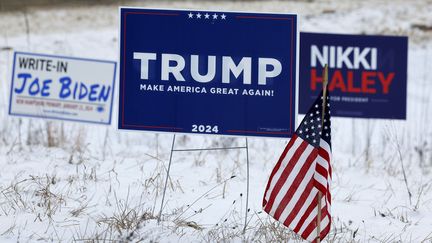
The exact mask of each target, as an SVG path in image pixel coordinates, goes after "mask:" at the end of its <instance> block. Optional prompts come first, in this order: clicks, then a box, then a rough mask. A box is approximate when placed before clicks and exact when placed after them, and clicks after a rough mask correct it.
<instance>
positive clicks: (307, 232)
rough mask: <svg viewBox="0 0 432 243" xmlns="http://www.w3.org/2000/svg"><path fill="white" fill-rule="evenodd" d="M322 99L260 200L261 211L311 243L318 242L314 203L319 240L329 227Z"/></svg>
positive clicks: (327, 107)
mask: <svg viewBox="0 0 432 243" xmlns="http://www.w3.org/2000/svg"><path fill="white" fill-rule="evenodd" d="M326 93H328V92H326ZM323 99H324V98H323V92H321V94H320V95H319V96H318V98H317V99H316V101H315V102H314V104H313V105H312V107H311V108H310V109H309V112H308V113H307V114H306V115H305V117H304V119H303V121H302V123H301V124H300V126H299V127H298V128H297V130H296V132H295V133H294V135H293V137H292V138H291V140H290V141H289V143H288V145H287V146H286V148H285V150H284V151H283V153H282V155H281V156H280V158H279V161H278V162H277V164H276V166H275V167H274V169H273V171H272V173H271V175H270V179H269V181H268V183H267V188H266V190H265V194H264V198H263V208H264V211H266V212H267V213H268V214H269V215H271V216H272V217H274V218H275V219H276V220H278V221H279V222H281V223H283V224H284V225H285V226H287V227H289V228H290V229H292V230H293V231H294V232H295V233H297V234H299V235H300V236H301V237H302V238H303V239H305V240H308V241H314V242H315V241H317V239H318V237H317V236H318V234H317V230H318V229H317V228H318V227H317V226H318V224H317V221H318V219H317V218H318V205H319V204H318V200H321V216H320V217H321V224H320V228H319V230H320V240H322V239H323V238H324V237H325V236H326V235H327V234H328V232H329V231H330V225H331V214H330V206H331V195H330V184H331V167H330V159H331V134H330V131H331V129H330V99H329V97H328V96H326V98H325V99H326V102H324V105H325V112H324V113H325V114H324V115H323V114H322V111H323ZM319 192H321V193H319ZM319 196H321V198H319V199H318V197H319Z"/></svg>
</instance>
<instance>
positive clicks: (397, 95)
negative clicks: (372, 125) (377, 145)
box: [299, 32, 408, 119]
mask: <svg viewBox="0 0 432 243" xmlns="http://www.w3.org/2000/svg"><path fill="white" fill-rule="evenodd" d="M407 56H408V38H407V37H397V36H367V35H340V34H323V33H303V32H302V33H301V34H300V72H299V82H300V85H299V86H300V92H299V97H301V98H300V101H299V102H300V103H299V112H300V113H302V114H305V113H306V112H307V111H308V109H309V107H310V105H311V104H312V103H313V102H314V100H315V99H316V97H317V95H318V94H319V92H320V91H321V89H322V66H324V64H328V65H329V76H328V78H329V84H328V85H329V90H330V93H331V100H332V109H331V111H332V116H340V117H359V118H386V119H406V99H407Z"/></svg>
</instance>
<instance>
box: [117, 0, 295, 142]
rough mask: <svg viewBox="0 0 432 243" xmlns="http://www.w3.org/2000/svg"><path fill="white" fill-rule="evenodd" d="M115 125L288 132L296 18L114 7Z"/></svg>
mask: <svg viewBox="0 0 432 243" xmlns="http://www.w3.org/2000/svg"><path fill="white" fill-rule="evenodd" d="M120 15H121V16H120V29H121V31H120V40H121V41H120V97H119V128H120V129H133V130H148V131H160V132H181V133H202V134H221V135H240V136H265V137H290V136H291V135H292V134H293V131H294V130H295V117H296V92H295V90H296V64H297V61H296V57H297V55H296V50H297V48H296V46H297V45H296V44H297V17H296V15H292V14H260V13H235V12H217V11H199V10H187V11H184V10H156V9H137V8H121V9H120Z"/></svg>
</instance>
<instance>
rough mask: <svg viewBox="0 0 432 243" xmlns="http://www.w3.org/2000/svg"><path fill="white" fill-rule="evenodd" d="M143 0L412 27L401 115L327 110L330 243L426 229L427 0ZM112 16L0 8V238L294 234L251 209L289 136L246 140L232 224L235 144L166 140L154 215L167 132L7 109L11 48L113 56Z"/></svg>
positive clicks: (112, 12)
mask: <svg viewBox="0 0 432 243" xmlns="http://www.w3.org/2000/svg"><path fill="white" fill-rule="evenodd" d="M135 5H137V4H135ZM141 6H146V7H158V8H164V7H175V8H193V9H215V10H242V11H243V10H246V11H265V12H295V13H299V14H301V19H300V30H301V31H311V32H333V33H364V34H390V35H408V36H409V60H408V65H409V67H408V117H407V120H406V121H390V120H365V119H355V120H354V119H346V118H333V124H332V126H333V127H332V131H333V134H332V137H333V141H332V143H333V161H332V165H333V169H334V172H333V187H332V193H333V205H332V214H333V224H332V230H331V232H330V234H329V236H328V237H327V241H329V242H347V241H350V242H431V241H432V174H431V172H432V128H431V126H430V120H431V118H432V102H431V98H430V96H431V93H432V78H431V76H430V74H429V73H428V71H430V69H431V68H432V60H431V59H432V30H431V29H430V27H431V25H432V14H431V13H432V2H431V1H336V0H335V1H320V2H314V1H311V2H309V3H308V2H278V1H262V2H243V1H238V2H220V1H214V2H202V1H192V2H191V1H186V2H168V1H166V2H165V1H163V2H157V1H154V2H150V1H146V2H144V3H142V4H141ZM117 21H118V9H117V6H114V5H111V6H85V7H73V8H64V9H63V8H60V9H59V8H52V9H32V8H30V9H28V10H27V11H24V12H23V11H19V12H0V35H1V36H0V90H1V92H0V131H1V132H0V168H1V169H0V242H15V241H20V242H35V241H55V242H59V241H65V242H69V241H73V240H75V241H104V240H105V241H108V242H109V241H127V240H131V241H134V242H135V241H140V240H142V241H144V242H150V241H152V242H155V241H156V242H178V241H180V242H201V241H204V242H216V241H217V242H220V241H235V242H240V241H258V242H269V241H272V242H273V241H276V242H279V241H287V240H290V241H294V242H296V241H300V240H298V238H296V237H295V236H293V234H292V233H290V231H289V230H288V229H286V228H284V227H282V226H280V225H279V224H278V223H277V222H275V221H274V220H272V219H271V218H270V217H269V216H267V215H266V214H265V213H262V212H261V200H262V195H263V191H264V187H265V185H266V181H267V178H268V175H269V173H270V171H271V169H272V167H273V166H274V164H275V163H276V161H277V159H278V157H279V155H280V153H281V152H282V150H283V148H284V146H285V143H286V141H283V140H275V139H249V153H250V178H251V181H250V194H249V208H250V211H249V212H248V220H247V227H246V232H245V234H242V230H243V227H244V222H245V210H246V174H247V173H246V154H245V151H244V150H231V151H201V152H175V153H174V155H173V163H172V167H171V174H170V177H169V180H168V182H169V183H168V188H167V196H166V200H165V202H166V204H165V205H164V208H163V214H162V218H161V222H160V223H158V222H157V216H158V214H159V207H160V202H161V199H162V196H161V195H162V190H163V184H164V181H165V175H166V173H165V171H166V167H167V165H168V160H169V155H170V148H171V142H172V135H170V134H159V135H157V134H152V133H142V132H123V131H122V132H120V131H117V129H116V127H115V124H113V125H112V126H108V127H107V126H95V125H87V124H79V123H69V122H59V121H44V120H40V119H31V120H30V119H26V118H21V119H20V118H17V117H9V116H8V115H7V107H8V97H9V87H10V86H9V85H10V72H11V65H12V55H13V51H15V50H17V51H31V52H40V53H48V54H62V55H70V56H77V57H90V58H98V59H108V60H116V59H117V53H118V51H117V46H118V36H117V35H118V28H117ZM427 26H429V29H428V28H427ZM117 90H118V89H117ZM115 117H116V113H114V120H116V119H115ZM244 144H245V139H242V138H227V137H223V138H221V137H203V136H185V135H178V136H177V138H176V144H175V147H176V148H206V147H221V146H244ZM402 165H403V166H402ZM404 171H405V173H406V182H405V180H404V175H403V172H404ZM408 191H409V192H408ZM409 195H411V196H409Z"/></svg>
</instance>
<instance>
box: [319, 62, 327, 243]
mask: <svg viewBox="0 0 432 243" xmlns="http://www.w3.org/2000/svg"><path fill="white" fill-rule="evenodd" d="M327 84H328V66H327V64H326V65H325V66H324V70H323V100H322V114H321V129H322V128H323V126H324V116H325V107H326V101H327ZM321 197H322V192H321V191H318V195H317V200H318V208H317V209H318V215H317V243H320V242H321Z"/></svg>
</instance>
